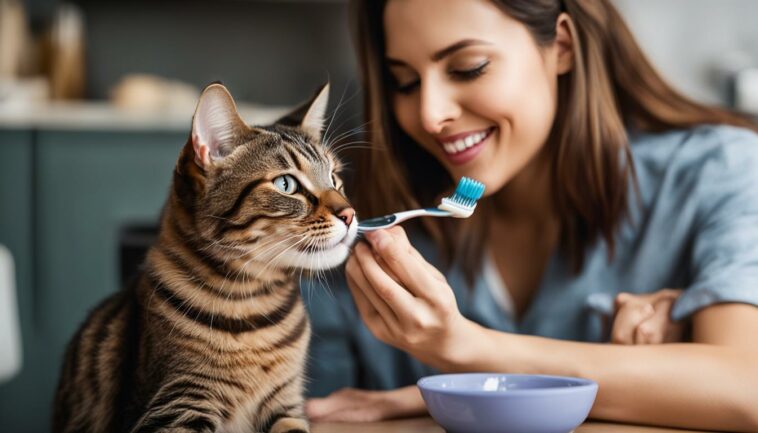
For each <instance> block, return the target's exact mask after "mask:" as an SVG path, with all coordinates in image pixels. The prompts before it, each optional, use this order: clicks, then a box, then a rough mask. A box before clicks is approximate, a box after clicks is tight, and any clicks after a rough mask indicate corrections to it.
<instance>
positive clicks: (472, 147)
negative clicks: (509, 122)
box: [437, 126, 497, 165]
mask: <svg viewBox="0 0 758 433" xmlns="http://www.w3.org/2000/svg"><path fill="white" fill-rule="evenodd" d="M495 129H497V128H496V127H494V126H493V127H490V128H487V129H482V130H479V131H468V132H464V133H461V134H455V135H449V136H446V137H441V138H438V139H437V142H438V143H439V144H440V147H441V148H442V150H443V151H444V155H445V157H446V158H447V159H448V161H450V162H451V163H452V164H455V165H463V164H465V163H467V162H469V161H471V160H472V159H474V158H475V157H476V156H477V155H479V153H480V152H481V151H482V149H484V145H485V143H487V142H488V141H489V138H490V136H492V133H493V132H494V131H495Z"/></svg>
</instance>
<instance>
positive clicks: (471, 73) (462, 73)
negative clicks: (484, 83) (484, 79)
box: [450, 60, 490, 81]
mask: <svg viewBox="0 0 758 433" xmlns="http://www.w3.org/2000/svg"><path fill="white" fill-rule="evenodd" d="M489 64H490V62H489V60H485V61H484V62H482V63H480V64H479V65H477V66H475V67H473V68H471V69H463V70H459V71H450V75H452V76H453V78H455V79H457V80H461V81H468V80H473V79H474V78H476V77H478V76H480V75H482V74H483V73H484V72H485V70H486V68H487V66H488V65H489Z"/></svg>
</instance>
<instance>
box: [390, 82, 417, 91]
mask: <svg viewBox="0 0 758 433" xmlns="http://www.w3.org/2000/svg"><path fill="white" fill-rule="evenodd" d="M393 81H394V87H395V91H397V92H399V93H405V94H408V93H412V92H413V91H414V90H416V88H417V87H418V85H419V83H420V80H413V81H408V82H405V83H400V82H399V81H397V80H393Z"/></svg>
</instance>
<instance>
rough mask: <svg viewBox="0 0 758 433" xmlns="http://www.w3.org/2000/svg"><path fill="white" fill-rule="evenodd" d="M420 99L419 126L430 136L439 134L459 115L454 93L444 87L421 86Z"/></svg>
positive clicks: (459, 110) (459, 109)
mask: <svg viewBox="0 0 758 433" xmlns="http://www.w3.org/2000/svg"><path fill="white" fill-rule="evenodd" d="M420 98H421V101H420V106H419V110H420V116H421V124H422V126H423V128H424V130H426V132H428V133H430V134H435V135H436V134H439V133H440V132H442V129H443V128H444V127H445V125H447V124H448V123H450V122H452V121H453V120H455V119H456V118H457V117H458V116H459V115H460V112H461V108H460V106H459V105H458V101H457V100H456V99H455V96H454V93H453V92H452V91H450V90H449V89H446V88H445V87H444V86H438V85H426V86H424V85H423V84H422V86H421V96H420Z"/></svg>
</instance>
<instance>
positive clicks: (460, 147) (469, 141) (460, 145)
mask: <svg viewBox="0 0 758 433" xmlns="http://www.w3.org/2000/svg"><path fill="white" fill-rule="evenodd" d="M485 138H487V132H479V133H476V134H471V135H469V136H467V137H465V138H461V139H458V140H455V141H452V142H449V143H445V144H443V145H442V147H443V148H444V149H445V152H447V153H449V154H451V155H452V154H456V153H459V152H463V151H464V150H466V149H468V148H470V147H473V146H475V145H477V144H479V143H481V141H482V140H484V139H485Z"/></svg>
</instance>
